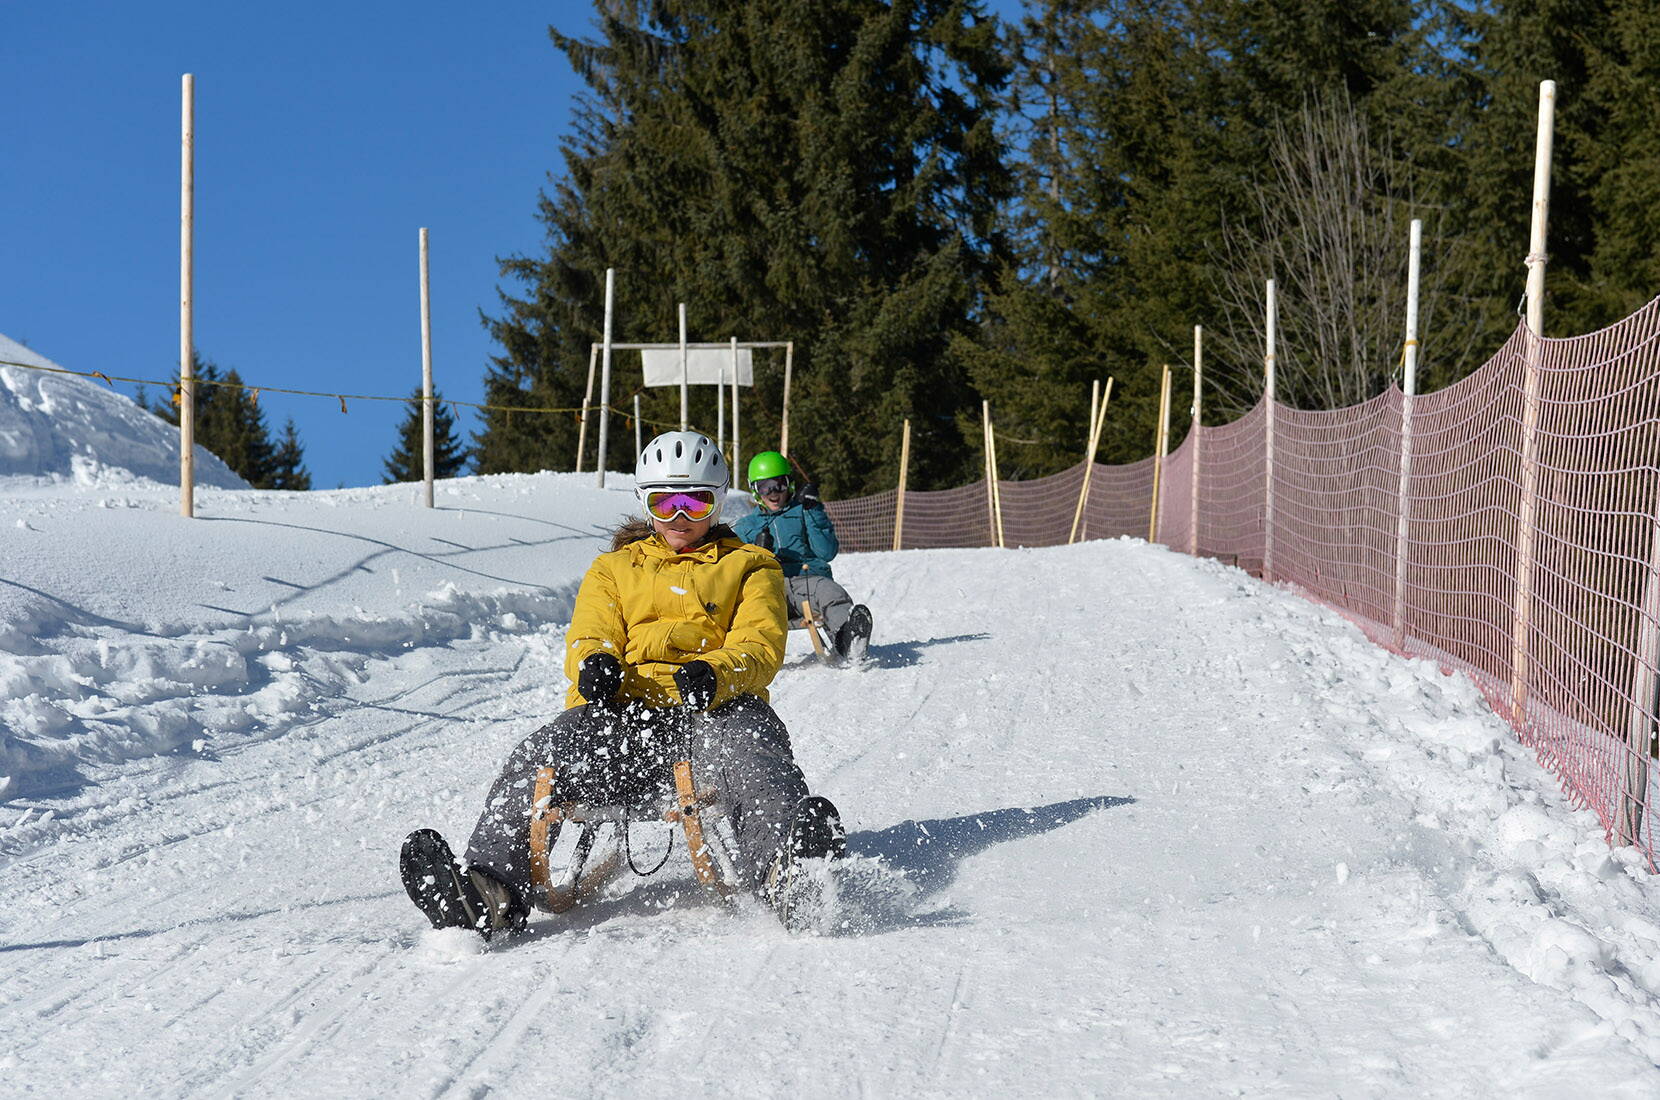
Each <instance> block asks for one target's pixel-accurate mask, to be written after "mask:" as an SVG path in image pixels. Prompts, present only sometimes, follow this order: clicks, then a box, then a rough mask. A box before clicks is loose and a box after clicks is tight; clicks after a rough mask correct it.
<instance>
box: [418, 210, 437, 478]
mask: <svg viewBox="0 0 1660 1100" xmlns="http://www.w3.org/2000/svg"><path fill="white" fill-rule="evenodd" d="M428 270H429V269H428V267H427V231H426V227H425V226H422V227H421V477H422V488H421V503H422V504H425V505H426V506H427V507H428V508H431V507H432V478H433V474H434V472H435V469H436V465H437V463H436V462H435V460H434V458H433V454H432V435H433V426H432V288H431V283H430V282H429V278H428Z"/></svg>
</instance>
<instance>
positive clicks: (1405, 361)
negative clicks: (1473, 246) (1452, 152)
mask: <svg viewBox="0 0 1660 1100" xmlns="http://www.w3.org/2000/svg"><path fill="white" fill-rule="evenodd" d="M1423 233H1424V223H1423V222H1421V221H1419V220H1418V219H1417V218H1413V219H1412V228H1411V231H1410V236H1409V238H1408V242H1407V261H1406V346H1405V348H1404V349H1403V350H1402V354H1401V364H1402V369H1401V484H1400V490H1399V491H1398V492H1397V493H1396V494H1395V516H1396V521H1395V648H1396V649H1400V648H1402V647H1404V646H1405V645H1406V550H1407V543H1406V534H1407V525H1408V524H1409V523H1410V522H1411V520H1412V499H1411V497H1410V496H1409V495H1408V493H1409V490H1410V489H1411V485H1412V404H1413V399H1414V397H1415V396H1416V395H1417V393H1418V272H1419V255H1420V252H1421V249H1422V245H1423V239H1424V238H1423Z"/></svg>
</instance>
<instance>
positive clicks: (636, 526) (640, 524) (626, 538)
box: [611, 516, 742, 550]
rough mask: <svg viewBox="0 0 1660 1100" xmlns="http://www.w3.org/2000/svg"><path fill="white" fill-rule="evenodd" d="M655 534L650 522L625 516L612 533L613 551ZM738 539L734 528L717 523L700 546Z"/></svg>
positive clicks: (636, 517) (704, 537) (637, 517)
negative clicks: (722, 540) (721, 540)
mask: <svg viewBox="0 0 1660 1100" xmlns="http://www.w3.org/2000/svg"><path fill="white" fill-rule="evenodd" d="M655 534H657V532H656V530H654V529H653V528H652V526H651V521H650V520H646V519H642V518H640V517H639V516H625V517H624V518H623V521H622V522H621V523H619V524H618V525H617V526H616V527H615V528H613V529H612V531H611V549H613V550H621V549H622V548H623V547H625V546H627V545H628V544H629V543H631V542H639V541H640V540H641V539H649V538H651V537H652V536H653V535H655ZM737 537H738V533H737V532H736V531H734V530H732V528H730V527H728V526H727V525H726V524H724V523H717V524H715V525H714V526H713V527H711V528H709V533H708V534H707V535H704V536H703V542H701V543H699V544H698V545H699V546H703V545H707V544H708V543H711V542H716V541H718V540H720V539H727V538H732V539H735V538H737ZM739 541H742V540H741V539H740V540H739Z"/></svg>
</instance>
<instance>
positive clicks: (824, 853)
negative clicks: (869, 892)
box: [763, 795, 847, 932]
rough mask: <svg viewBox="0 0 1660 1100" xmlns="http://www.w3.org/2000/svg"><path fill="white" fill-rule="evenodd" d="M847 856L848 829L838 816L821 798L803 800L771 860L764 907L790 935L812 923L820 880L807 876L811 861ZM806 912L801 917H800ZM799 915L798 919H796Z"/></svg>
mask: <svg viewBox="0 0 1660 1100" xmlns="http://www.w3.org/2000/svg"><path fill="white" fill-rule="evenodd" d="M845 855H847V830H846V829H844V828H842V819H841V814H839V813H837V812H836V806H835V804H834V803H833V802H831V801H830V800H829V799H828V798H825V797H823V796H822V795H809V796H807V797H806V798H803V799H802V800H801V801H800V802H799V803H798V804H797V805H796V809H795V820H794V821H793V822H791V824H790V835H789V836H788V837H787V838H786V839H785V841H784V843H783V845H781V846H780V847H779V849H778V854H777V855H776V856H774V857H773V861H772V867H771V869H770V870H769V871H768V872H767V880H766V884H765V887H764V891H763V896H764V897H765V898H766V901H767V904H768V905H770V906H772V907H773V909H774V910H776V911H777V913H778V919H779V920H781V921H783V922H784V927H786V928H788V929H790V930H791V931H792V932H794V931H800V930H801V929H802V928H805V927H807V926H808V925H810V924H811V922H812V917H813V913H812V909H813V908H814V907H815V906H816V905H817V903H818V902H820V901H821V900H822V895H823V891H822V886H823V882H822V880H815V879H814V878H813V877H812V876H811V875H810V874H808V873H806V872H807V871H808V869H809V866H810V862H811V861H820V862H823V861H833V860H838V859H841V858H842V857H843V856H845ZM803 911H805V915H804V916H800V914H802V913H803ZM798 916H799V919H798Z"/></svg>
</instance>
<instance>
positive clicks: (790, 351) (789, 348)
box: [778, 340, 795, 455]
mask: <svg viewBox="0 0 1660 1100" xmlns="http://www.w3.org/2000/svg"><path fill="white" fill-rule="evenodd" d="M794 366H795V341H794V340H791V341H790V342H789V343H787V344H785V345H784V420H783V423H782V424H781V425H780V426H779V429H778V451H779V453H780V454H784V455H788V454H789V453H790V374H791V371H792V369H793V368H794Z"/></svg>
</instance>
